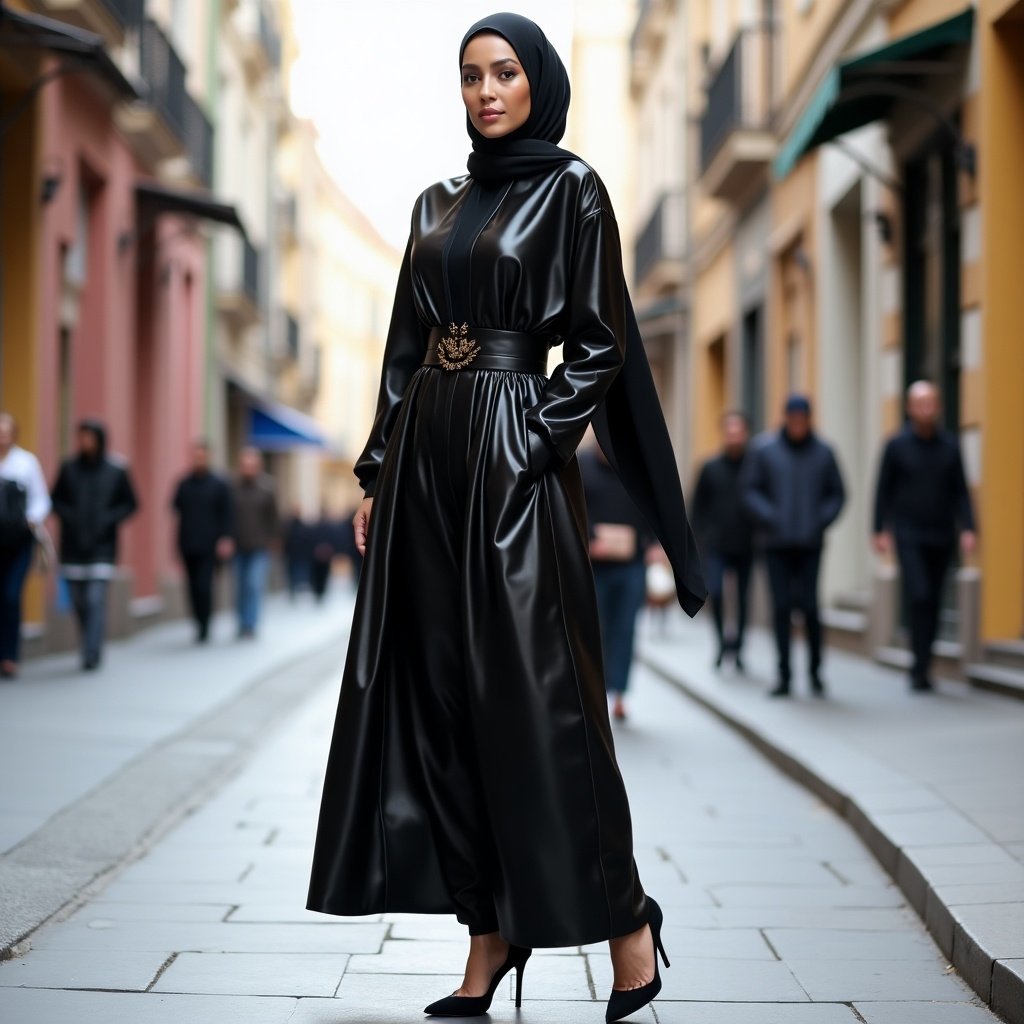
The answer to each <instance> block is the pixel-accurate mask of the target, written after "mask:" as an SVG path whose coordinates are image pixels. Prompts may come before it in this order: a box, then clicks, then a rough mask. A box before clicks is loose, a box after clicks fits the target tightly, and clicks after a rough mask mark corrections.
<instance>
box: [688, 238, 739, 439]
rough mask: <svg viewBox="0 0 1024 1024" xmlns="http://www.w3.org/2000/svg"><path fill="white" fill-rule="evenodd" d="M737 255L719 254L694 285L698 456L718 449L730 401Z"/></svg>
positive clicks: (724, 251) (728, 249)
mask: <svg viewBox="0 0 1024 1024" xmlns="http://www.w3.org/2000/svg"><path fill="white" fill-rule="evenodd" d="M734 265H735V256H734V252H733V247H732V245H727V246H724V247H723V248H722V250H721V251H720V252H719V253H718V255H717V256H716V257H715V258H714V260H712V262H711V263H710V264H709V265H708V266H707V267H706V268H705V270H704V271H702V272H701V274H700V275H699V276H698V277H697V279H696V281H695V282H694V303H693V317H694V319H693V338H694V352H693V354H694V360H693V362H694V378H695V379H694V384H695V396H694V419H693V426H694V430H693V447H694V454H695V455H696V456H697V457H698V458H700V457H704V456H706V455H708V454H710V453H711V452H713V451H715V450H716V449H717V448H718V444H719V437H718V434H719V431H718V420H719V417H720V416H721V415H722V411H723V408H724V406H725V404H726V403H727V402H728V398H729V395H728V388H727V380H728V370H727V365H726V356H725V353H726V349H727V344H726V341H727V338H728V335H729V332H730V329H731V327H732V319H733V313H734V311H735V309H736V280H735V271H734Z"/></svg>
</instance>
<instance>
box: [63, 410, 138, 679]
mask: <svg viewBox="0 0 1024 1024" xmlns="http://www.w3.org/2000/svg"><path fill="white" fill-rule="evenodd" d="M106 451H107V435H106V429H105V428H104V426H103V424H102V423H100V422H99V421H98V420H91V419H86V420H82V422H81V423H80V424H79V425H78V454H77V455H74V456H72V457H71V458H69V459H67V460H65V462H64V463H63V464H62V465H61V467H60V472H59V474H58V475H57V481H56V483H55V484H54V485H53V491H52V494H51V497H52V499H53V510H54V512H55V513H56V514H57V517H58V519H60V526H61V529H60V562H61V572H62V573H63V575H64V578H65V580H66V581H67V584H68V589H69V590H70V592H71V600H72V603H73V604H74V607H75V614H76V616H77V618H78V624H79V632H80V637H81V649H82V667H83V668H84V669H86V670H87V671H91V670H92V669H95V668H97V667H98V665H99V663H100V658H101V656H102V651H103V637H104V633H105V630H106V608H107V588H108V585H109V583H110V580H111V578H112V577H113V575H114V566H115V565H116V563H117V532H118V528H119V527H120V525H121V523H122V522H124V520H126V519H127V518H128V517H129V516H131V515H132V514H133V513H134V512H135V510H136V509H137V508H138V501H137V500H136V497H135V489H134V488H133V487H132V482H131V477H130V476H129V475H128V470H127V468H126V467H125V466H124V465H123V464H122V463H121V462H120V461H115V460H114V459H113V458H111V457H108V456H107V454H106Z"/></svg>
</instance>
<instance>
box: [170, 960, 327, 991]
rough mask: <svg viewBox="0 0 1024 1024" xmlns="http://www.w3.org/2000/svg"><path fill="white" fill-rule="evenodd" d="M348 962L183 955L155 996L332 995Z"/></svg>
mask: <svg viewBox="0 0 1024 1024" xmlns="http://www.w3.org/2000/svg"><path fill="white" fill-rule="evenodd" d="M346 962H347V957H345V956H335V955H326V954H323V953H301V954H298V953H290V954H284V955H282V954H279V953H179V954H178V955H177V956H176V957H175V958H174V961H173V963H171V965H170V966H169V967H168V968H167V970H166V971H164V973H163V974H162V975H161V976H160V980H159V981H157V983H156V985H154V986H153V990H154V991H156V992H188V993H200V994H205V995H246V996H333V995H334V993H335V992H336V991H337V989H338V984H339V983H340V982H341V976H342V974H344V973H345V964H346Z"/></svg>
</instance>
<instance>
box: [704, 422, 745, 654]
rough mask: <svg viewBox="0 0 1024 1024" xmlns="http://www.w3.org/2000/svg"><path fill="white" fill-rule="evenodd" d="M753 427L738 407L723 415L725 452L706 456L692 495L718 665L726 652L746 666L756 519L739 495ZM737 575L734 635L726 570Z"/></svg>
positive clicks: (723, 449) (723, 445) (723, 448)
mask: <svg viewBox="0 0 1024 1024" xmlns="http://www.w3.org/2000/svg"><path fill="white" fill-rule="evenodd" d="M749 439H750V426H749V424H748V422H747V417H746V416H745V415H744V414H743V413H741V412H737V411H732V412H727V413H725V415H724V416H722V442H723V444H722V451H721V453H720V454H719V455H717V456H715V458H713V459H708V461H707V462H705V463H704V465H703V466H702V467H701V470H700V474H699V476H698V477H697V488H696V490H695V491H694V495H693V528H694V532H695V533H696V535H697V542H698V544H699V545H700V548H701V552H700V560H701V565H702V566H703V567H704V579H705V581H706V582H707V585H708V595H709V597H710V598H711V613H712V616H713V618H714V623H715V635H716V636H717V638H718V655H717V657H716V658H715V667H716V668H718V667H719V666H721V664H722V660H723V659H724V657H725V654H726V652H727V651H728V652H730V653H731V654H732V655H733V657H734V658H735V660H736V668H737V669H739V670H740V671H741V672H742V671H743V653H742V652H743V634H744V630H745V628H746V623H747V591H748V588H749V585H750V570H751V567H752V566H753V563H754V543H753V524H752V523H751V521H750V516H749V515H748V514H747V510H746V508H745V506H744V504H743V500H742V497H741V495H740V471H741V470H742V468H743V458H744V456H745V455H746V453H747V443H748V441H749ZM727 572H729V573H732V574H733V575H734V577H735V580H736V634H735V636H734V637H733V638H732V639H730V640H727V639H726V637H725V607H724V594H723V591H724V583H725V574H726V573H727Z"/></svg>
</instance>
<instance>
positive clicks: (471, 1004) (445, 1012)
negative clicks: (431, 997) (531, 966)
mask: <svg viewBox="0 0 1024 1024" xmlns="http://www.w3.org/2000/svg"><path fill="white" fill-rule="evenodd" d="M532 952H533V950H532V949H526V948H524V947H523V946H512V945H510V946H509V947H508V956H507V957H505V962H504V963H503V964H502V965H501V966H500V967H499V968H498V969H497V970H496V971H495V972H494V976H493V977H492V978H491V986H490V988H489V989H488V990H487V992H486V993H485V994H484V995H482V996H457V995H454V994H452V995H450V996H445V997H444V999H438V1000H437V1002H435V1003H431V1004H430V1005H429V1006H428V1007H426V1008H425V1009H424V1010H423V1012H424V1013H427V1014H430V1015H432V1016H436V1017H479V1016H480V1015H481V1014H484V1013H486V1012H487V1011H488V1010H489V1009H490V1007H491V1000H492V999H493V998H494V993H495V992H496V991H497V989H498V986H499V985H500V984H501V979H502V978H504V977H505V975H506V974H508V972H509V971H511V970H512V969H513V968H515V972H516V1008H517V1009H518V1008H519V1007H520V1006H521V1005H522V1002H523V971H524V970H525V969H526V961H527V960H529V959H530V954H531V953H532Z"/></svg>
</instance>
